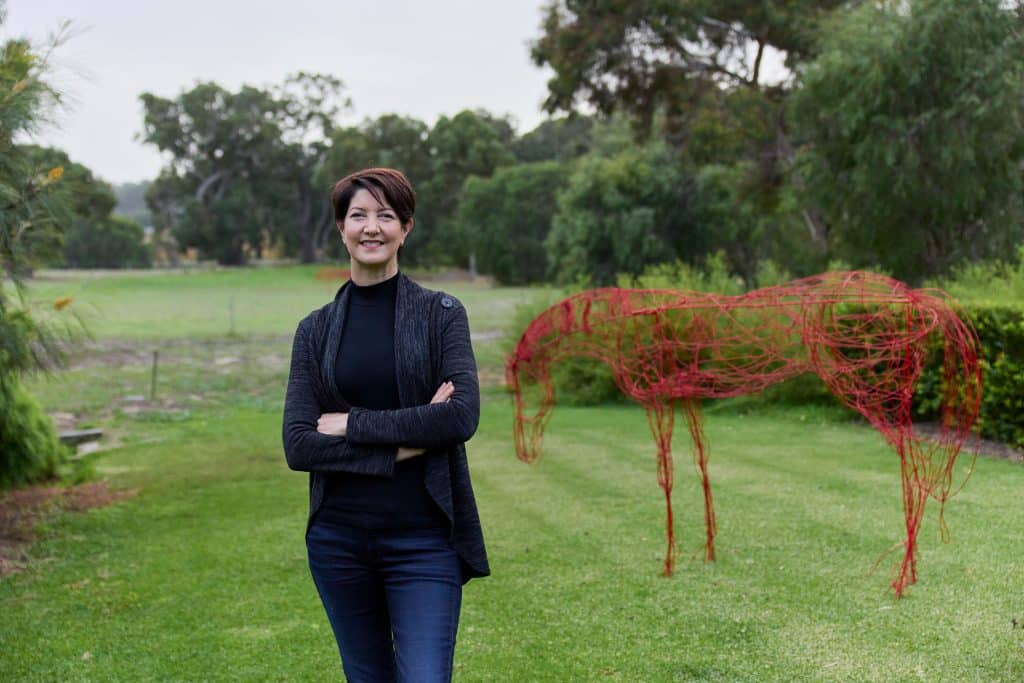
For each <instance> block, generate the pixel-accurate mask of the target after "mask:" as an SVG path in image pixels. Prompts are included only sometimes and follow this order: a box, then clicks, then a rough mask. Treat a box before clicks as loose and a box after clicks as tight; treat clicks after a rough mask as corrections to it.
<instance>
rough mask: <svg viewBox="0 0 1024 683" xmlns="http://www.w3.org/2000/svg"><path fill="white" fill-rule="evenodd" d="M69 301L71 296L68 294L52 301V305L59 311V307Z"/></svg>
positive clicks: (62, 306)
mask: <svg viewBox="0 0 1024 683" xmlns="http://www.w3.org/2000/svg"><path fill="white" fill-rule="evenodd" d="M71 302H72V298H71V297H70V296H62V297H61V298H59V299H57V300H56V301H54V302H53V307H54V308H56V309H57V310H58V311H59V310H60V309H62V308H64V307H65V306H67V305H68V304H69V303H71Z"/></svg>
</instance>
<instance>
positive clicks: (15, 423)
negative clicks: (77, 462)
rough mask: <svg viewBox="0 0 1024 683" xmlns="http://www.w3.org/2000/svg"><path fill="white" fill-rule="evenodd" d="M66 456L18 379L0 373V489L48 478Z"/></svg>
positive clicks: (50, 427) (66, 452)
mask: <svg viewBox="0 0 1024 683" xmlns="http://www.w3.org/2000/svg"><path fill="white" fill-rule="evenodd" d="M68 456H69V452H68V449H67V447H66V446H64V445H63V444H62V443H61V442H60V439H59V438H58V437H57V432H56V430H55V429H54V426H53V421H52V420H50V418H49V417H48V416H47V415H46V414H45V413H44V412H43V410H42V408H40V407H39V404H38V403H37V402H36V400H35V399H34V398H32V396H31V395H30V394H29V393H28V392H27V391H25V388H24V387H23V386H22V384H21V381H20V380H18V379H17V378H16V377H14V376H11V375H8V376H7V377H0V489H5V488H10V487H13V486H21V485H23V484H30V483H33V482H38V481H43V480H46V479H52V478H53V477H54V476H56V474H57V467H58V466H59V465H60V464H62V463H63V462H65V461H66V460H67V458H68Z"/></svg>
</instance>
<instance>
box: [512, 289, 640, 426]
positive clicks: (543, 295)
mask: <svg viewBox="0 0 1024 683" xmlns="http://www.w3.org/2000/svg"><path fill="white" fill-rule="evenodd" d="M571 294H572V292H571V291H564V290H557V289H553V288H545V289H538V290H536V291H535V293H534V296H533V298H532V299H530V300H529V301H527V302H525V303H522V304H520V305H519V306H516V310H515V313H514V314H513V315H512V318H511V320H510V321H509V323H508V326H507V327H506V328H505V336H504V342H503V344H502V346H503V350H504V352H505V355H506V357H508V355H510V354H511V353H512V351H513V350H514V349H515V346H516V344H517V343H518V342H519V338H520V337H521V336H522V334H523V331H524V330H525V329H526V328H527V326H528V325H529V324H530V321H532V320H533V319H534V318H536V317H537V316H538V315H540V314H541V313H542V312H544V310H545V309H547V308H548V307H549V306H551V305H552V304H554V303H556V302H557V301H560V300H561V299H563V298H565V297H567V296H570V295H571ZM551 382H552V385H553V386H554V389H555V396H556V397H557V399H558V402H559V403H561V404H562V405H575V406H589V405H598V404H601V403H609V402H612V401H623V400H625V397H623V395H622V393H621V392H620V391H619V388H618V387H617V386H616V385H615V380H614V379H612V372H611V369H610V368H609V367H608V366H607V365H605V364H604V363H602V362H601V361H598V360H594V359H592V358H581V357H574V358H566V359H564V360H562V361H561V362H560V363H558V364H557V365H555V366H554V367H553V368H552V369H551Z"/></svg>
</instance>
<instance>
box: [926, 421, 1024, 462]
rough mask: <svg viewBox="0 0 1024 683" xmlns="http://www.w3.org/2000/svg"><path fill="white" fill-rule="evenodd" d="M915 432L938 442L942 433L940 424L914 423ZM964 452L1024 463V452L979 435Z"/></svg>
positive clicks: (975, 436)
mask: <svg viewBox="0 0 1024 683" xmlns="http://www.w3.org/2000/svg"><path fill="white" fill-rule="evenodd" d="M914 430H915V431H917V433H918V434H920V435H921V436H923V437H925V438H928V439H933V440H938V438H939V434H940V433H941V431H942V430H941V426H940V425H939V423H938V422H917V423H914ZM963 451H964V452H966V453H967V454H970V453H975V452H977V453H978V455H983V456H985V457H987V458H999V459H1001V460H1010V461H1013V462H1024V450H1021V449H1019V448H1014V447H1013V446H1010V445H1009V444H1005V443H1003V442H1001V441H993V440H992V439H983V438H981V437H980V436H978V435H977V434H971V435H970V436H968V437H967V440H966V441H964V447H963Z"/></svg>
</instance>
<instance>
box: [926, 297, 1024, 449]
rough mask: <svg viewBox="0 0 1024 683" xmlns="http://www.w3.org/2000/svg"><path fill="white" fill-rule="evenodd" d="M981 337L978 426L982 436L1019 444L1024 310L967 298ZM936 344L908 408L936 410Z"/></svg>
mask: <svg viewBox="0 0 1024 683" xmlns="http://www.w3.org/2000/svg"><path fill="white" fill-rule="evenodd" d="M964 312H965V313H966V314H967V315H968V317H970V318H971V320H972V322H973V323H974V328H975V330H977V332H978V338H979V340H980V341H981V354H982V360H981V371H982V394H981V396H982V398H981V413H980V416H979V419H978V432H979V434H981V436H984V437H986V438H992V439H997V440H999V441H1004V442H1006V443H1009V444H1011V445H1013V446H1017V447H1024V391H1022V389H1021V388H1022V387H1024V310H1022V309H1020V308H1016V307H1012V306H1006V305H992V304H969V305H966V306H964ZM935 343H936V347H935V349H934V351H933V353H932V356H931V359H930V362H929V363H928V365H927V366H926V367H925V369H924V372H923V373H922V375H921V379H920V381H919V382H918V385H917V391H916V394H915V405H914V412H915V414H916V415H917V416H919V417H923V418H926V419H936V418H938V416H939V405H940V404H939V401H940V397H941V395H942V390H943V385H942V373H941V355H940V353H939V351H940V348H939V346H938V344H939V340H936V342H935Z"/></svg>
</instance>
